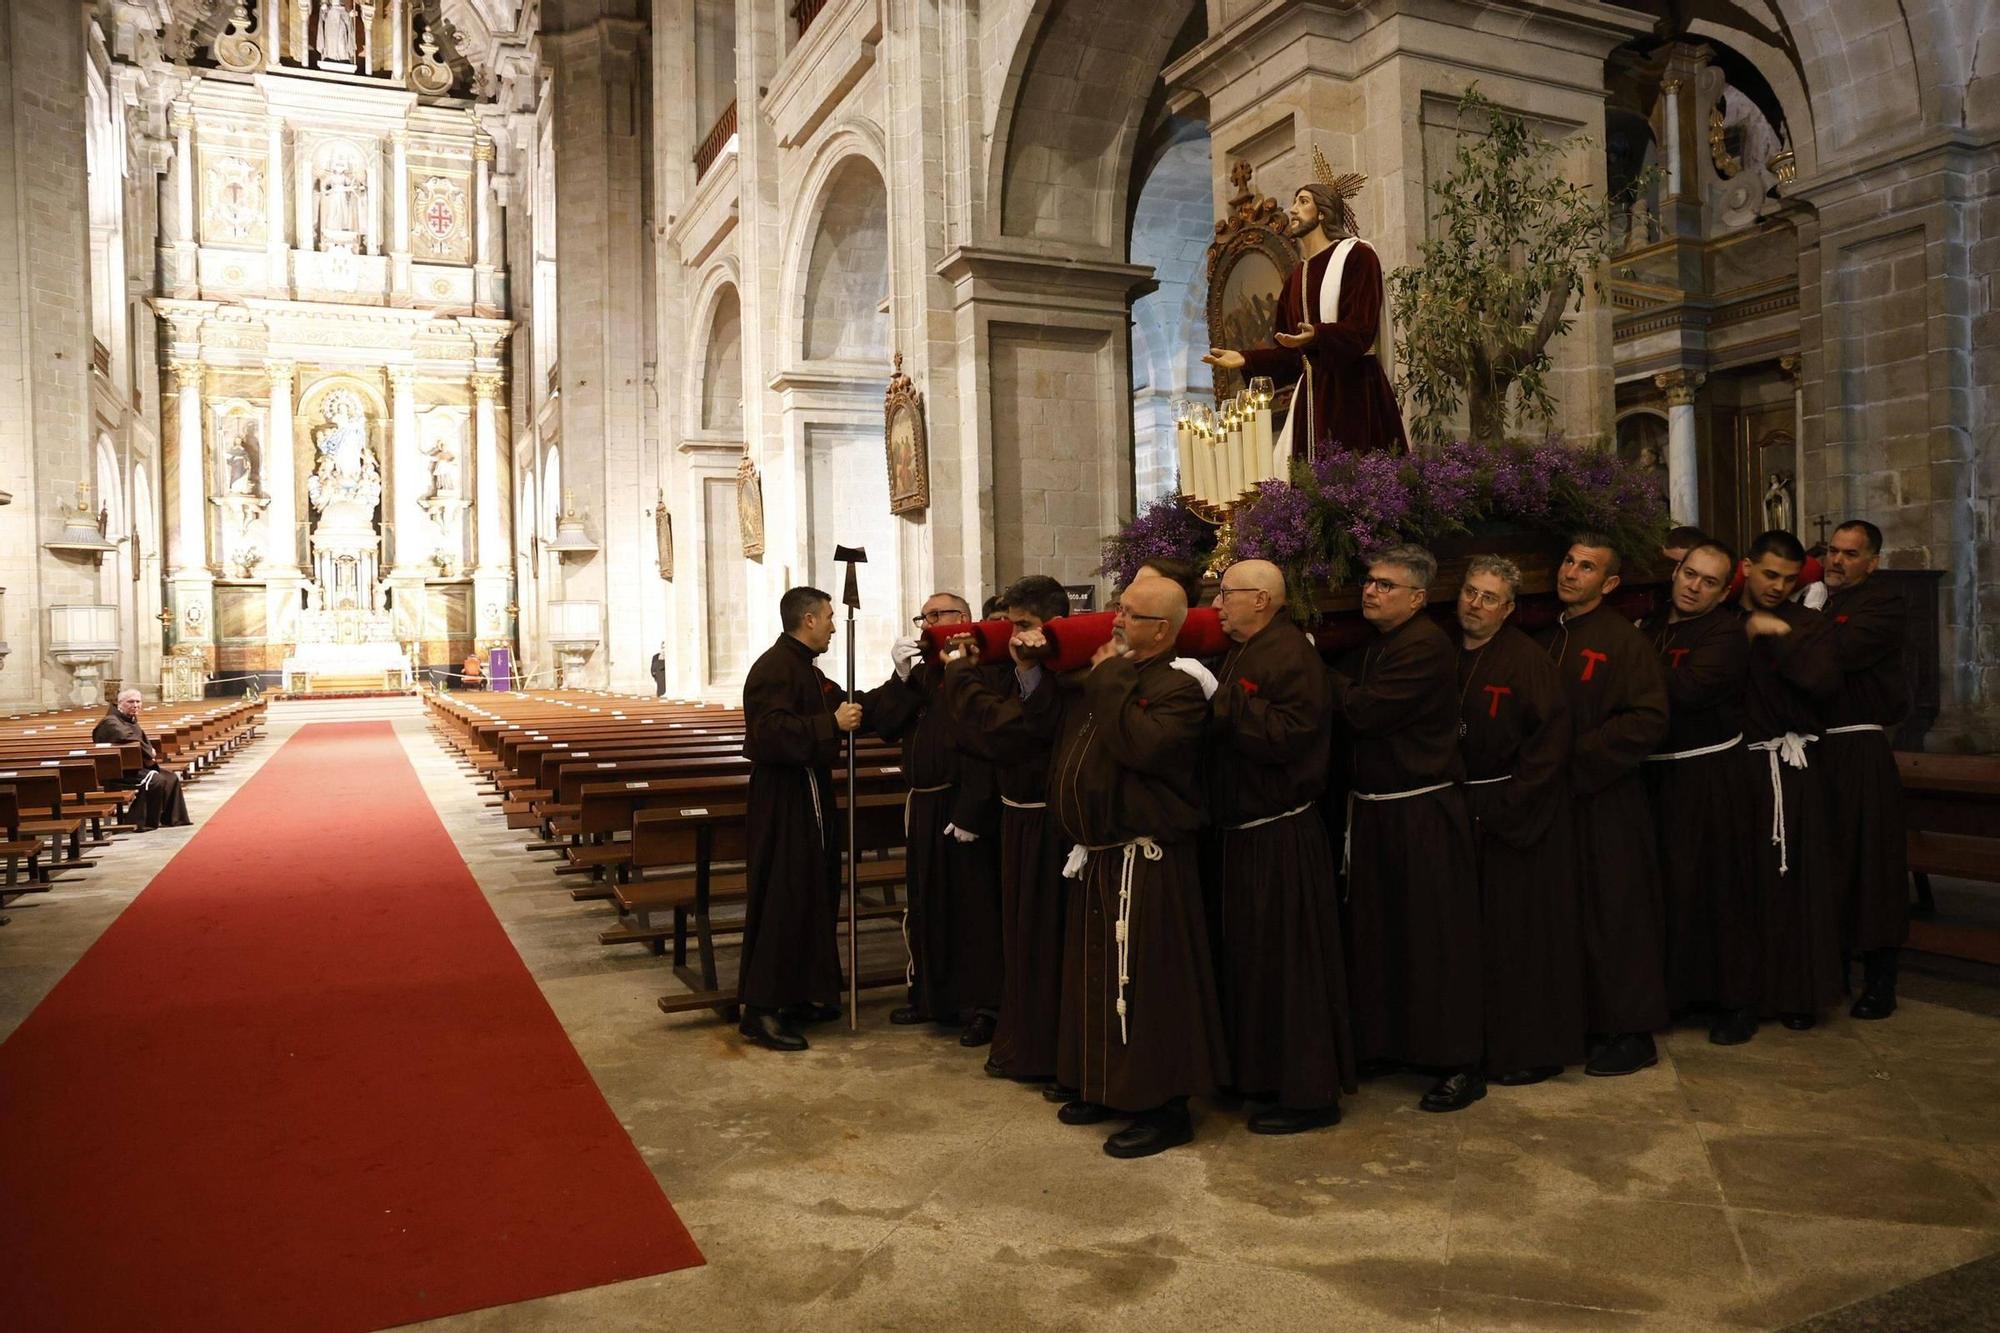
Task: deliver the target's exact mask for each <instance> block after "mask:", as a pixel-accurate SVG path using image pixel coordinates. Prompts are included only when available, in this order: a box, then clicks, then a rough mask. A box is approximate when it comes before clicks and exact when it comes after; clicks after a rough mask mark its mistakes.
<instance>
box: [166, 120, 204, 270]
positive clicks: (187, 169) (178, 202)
mask: <svg viewBox="0 0 2000 1333" xmlns="http://www.w3.org/2000/svg"><path fill="white" fill-rule="evenodd" d="M173 127H174V175H175V184H176V186H177V187H178V188H177V189H176V190H175V195H176V196H177V197H176V198H175V200H174V204H175V206H176V207H177V208H179V210H180V218H179V221H180V243H181V244H182V245H184V246H187V247H189V248H192V247H193V246H194V244H195V239H196V238H195V232H196V229H197V228H198V227H199V226H200V224H201V220H200V219H199V218H197V217H196V216H195V212H194V112H192V111H190V110H188V109H187V107H186V106H185V105H176V106H175V107H174V113H173Z"/></svg>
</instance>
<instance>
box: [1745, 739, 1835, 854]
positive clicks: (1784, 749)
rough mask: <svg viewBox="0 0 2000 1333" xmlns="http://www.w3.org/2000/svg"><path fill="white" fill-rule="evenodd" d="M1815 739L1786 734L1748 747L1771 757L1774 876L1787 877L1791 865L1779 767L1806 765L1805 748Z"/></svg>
mask: <svg viewBox="0 0 2000 1333" xmlns="http://www.w3.org/2000/svg"><path fill="white" fill-rule="evenodd" d="M1818 739H1819V737H1817V736H1813V735H1803V736H1802V735H1800V734H1799V733H1798V732H1796V731H1788V732H1786V733H1785V734H1784V735H1782V736H1773V737H1771V739H1770V740H1768V741H1752V742H1751V743H1750V748H1751V749H1753V750H1762V751H1763V752H1764V753H1765V754H1767V755H1769V756H1770V757H1771V841H1772V842H1773V843H1774V844H1776V846H1777V848H1778V873H1779V874H1780V875H1785V874H1790V873H1791V869H1792V865H1791V860H1790V857H1789V854H1788V849H1787V847H1786V843H1785V780H1784V777H1783V773H1784V769H1782V768H1780V767H1779V765H1780V764H1785V765H1788V766H1790V767H1792V768H1804V767H1805V766H1806V746H1807V745H1808V744H1810V743H1811V742H1813V741H1816V740H1818Z"/></svg>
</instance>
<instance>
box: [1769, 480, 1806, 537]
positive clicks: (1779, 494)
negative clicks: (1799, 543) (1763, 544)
mask: <svg viewBox="0 0 2000 1333" xmlns="http://www.w3.org/2000/svg"><path fill="white" fill-rule="evenodd" d="M1797 518H1798V514H1797V508H1796V506H1794V505H1793V503H1792V479H1791V478H1790V477H1785V476H1780V475H1779V474H1778V473H1776V472H1773V473H1772V474H1771V484H1770V485H1769V486H1766V487H1765V488H1764V525H1765V526H1766V527H1769V528H1777V529H1782V530H1783V531H1785V532H1796V531H1797V529H1796V528H1794V527H1793V526H1792V525H1793V523H1794V522H1796V521H1797Z"/></svg>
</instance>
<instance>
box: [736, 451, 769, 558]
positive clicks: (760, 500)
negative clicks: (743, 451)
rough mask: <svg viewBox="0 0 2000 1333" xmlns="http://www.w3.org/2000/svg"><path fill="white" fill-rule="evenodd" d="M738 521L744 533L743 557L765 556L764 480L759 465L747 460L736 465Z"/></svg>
mask: <svg viewBox="0 0 2000 1333" xmlns="http://www.w3.org/2000/svg"><path fill="white" fill-rule="evenodd" d="M736 521H737V523H738V525H739V526H740V527H741V528H742V531H743V555H744V557H745V558H746V559H751V560H755V559H757V558H759V557H760V556H762V555H763V554H764V479H763V478H762V477H760V476H759V475H757V465H756V464H755V463H753V462H751V461H750V460H749V459H748V458H745V459H744V460H743V461H742V462H740V463H738V464H737V465H736Z"/></svg>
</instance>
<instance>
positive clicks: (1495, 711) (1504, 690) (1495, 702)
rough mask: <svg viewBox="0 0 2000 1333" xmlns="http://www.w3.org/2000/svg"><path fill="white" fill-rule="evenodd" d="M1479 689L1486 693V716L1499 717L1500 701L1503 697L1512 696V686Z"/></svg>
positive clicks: (1491, 686) (1487, 686) (1492, 686)
mask: <svg viewBox="0 0 2000 1333" xmlns="http://www.w3.org/2000/svg"><path fill="white" fill-rule="evenodd" d="M1480 688H1481V689H1482V690H1485V691H1486V696H1487V703H1486V716H1488V717H1498V716H1500V699H1501V697H1502V696H1503V695H1508V694H1512V693H1513V692H1514V687H1513V686H1512V685H1482V686H1480Z"/></svg>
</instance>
